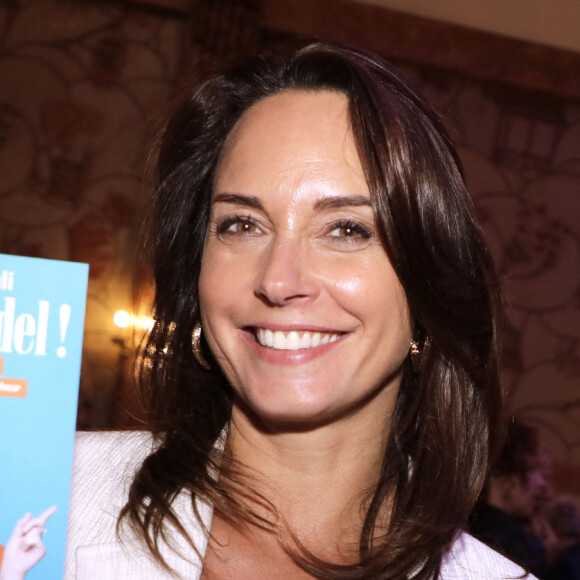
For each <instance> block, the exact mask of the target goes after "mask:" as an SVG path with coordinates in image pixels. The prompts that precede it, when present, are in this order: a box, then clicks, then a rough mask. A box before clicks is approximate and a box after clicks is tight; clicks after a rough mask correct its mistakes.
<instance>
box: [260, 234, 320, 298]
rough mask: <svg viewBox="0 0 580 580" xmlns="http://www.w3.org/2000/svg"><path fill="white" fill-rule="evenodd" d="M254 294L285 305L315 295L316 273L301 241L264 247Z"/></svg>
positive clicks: (317, 290)
mask: <svg viewBox="0 0 580 580" xmlns="http://www.w3.org/2000/svg"><path fill="white" fill-rule="evenodd" d="M261 266H262V268H261V271H260V272H259V275H258V278H257V280H256V289H255V294H256V296H258V297H259V298H260V299H262V300H263V301H264V302H267V303H268V304H270V305H274V306H284V305H286V304H290V303H294V302H296V301H305V300H308V299H312V298H315V297H316V296H317V295H318V292H319V285H318V281H317V276H316V273H315V271H314V268H313V264H312V261H311V260H310V259H309V256H308V252H307V251H306V250H305V249H304V248H302V246H301V244H300V243H299V241H298V240H285V241H279V240H275V241H273V243H272V245H271V246H270V247H269V248H267V249H265V250H264V256H263V261H262V264H261Z"/></svg>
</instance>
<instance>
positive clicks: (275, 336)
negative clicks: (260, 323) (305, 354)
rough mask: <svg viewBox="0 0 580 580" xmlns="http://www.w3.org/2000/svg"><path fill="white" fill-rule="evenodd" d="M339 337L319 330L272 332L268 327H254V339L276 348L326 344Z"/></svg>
mask: <svg viewBox="0 0 580 580" xmlns="http://www.w3.org/2000/svg"><path fill="white" fill-rule="evenodd" d="M339 338H340V335H339V334H323V333H321V332H307V331H300V332H298V331H295V330H292V331H291V332H282V331H281V330H276V331H274V332H272V331H271V330H269V329H268V328H258V329H256V339H257V341H258V342H259V343H260V344H261V345H262V346H268V347H270V348H274V349H276V350H299V349H303V348H316V347H317V346H320V345H321V344H328V343H329V342H334V341H335V340H338V339H339Z"/></svg>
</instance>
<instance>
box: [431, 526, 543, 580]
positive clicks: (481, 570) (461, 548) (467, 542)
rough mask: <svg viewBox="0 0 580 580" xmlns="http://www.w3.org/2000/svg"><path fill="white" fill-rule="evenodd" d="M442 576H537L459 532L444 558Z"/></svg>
mask: <svg viewBox="0 0 580 580" xmlns="http://www.w3.org/2000/svg"><path fill="white" fill-rule="evenodd" d="M440 578H441V580H510V579H514V580H515V579H520V578H523V579H525V580H537V579H536V578H535V576H532V575H531V574H527V575H526V573H525V571H524V570H523V569H522V568H521V567H520V566H518V565H517V564H515V563H514V562H512V561H511V560H508V559H507V558H506V557H504V556H502V555H501V554H499V553H498V552H496V551H495V550H492V549H491V548H490V547H488V546H486V545H485V544H483V543H482V542H480V541H479V540H476V539H475V538H474V537H473V536H470V535H469V534H467V533H462V534H460V535H459V536H458V537H457V539H456V540H455V542H454V543H453V545H452V546H451V550H450V551H449V552H448V553H447V555H446V556H445V558H444V560H443V566H442V568H441V576H440Z"/></svg>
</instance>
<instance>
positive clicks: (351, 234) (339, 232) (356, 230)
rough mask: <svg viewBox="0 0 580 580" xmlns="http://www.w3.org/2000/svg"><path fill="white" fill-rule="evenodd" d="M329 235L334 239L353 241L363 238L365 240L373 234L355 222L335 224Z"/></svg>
mask: <svg viewBox="0 0 580 580" xmlns="http://www.w3.org/2000/svg"><path fill="white" fill-rule="evenodd" d="M329 235H330V236H331V237H333V238H342V239H347V240H348V239H352V238H363V239H365V240H367V239H369V238H370V237H371V232H369V231H368V229H367V228H365V227H364V226H362V225H360V224H357V223H353V222H339V223H337V224H334V225H333V226H332V227H331V229H330V231H329Z"/></svg>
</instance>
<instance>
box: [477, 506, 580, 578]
mask: <svg viewBox="0 0 580 580" xmlns="http://www.w3.org/2000/svg"><path fill="white" fill-rule="evenodd" d="M469 533H470V534H471V535H472V536H475V537H476V538H477V539H478V540H480V541H481V542H483V543H484V544H487V545H488V546H489V547H490V548H493V549H494V550H497V551H498V552H500V553H501V554H503V555H504V556H506V557H507V558H509V559H510V560H513V561H514V562H516V563H517V564H519V565H520V566H522V567H523V568H525V569H526V570H527V571H528V572H531V573H532V574H534V576H537V577H538V578H544V577H545V575H546V550H545V548H544V546H543V544H542V541H541V540H540V539H539V538H537V537H536V536H534V535H532V534H530V533H528V532H526V530H524V529H523V528H522V527H521V526H520V525H519V524H518V523H517V522H516V521H514V520H513V519H512V518H511V517H510V515H509V514H508V513H506V512H504V511H503V510H500V509H498V508H496V507H494V506H491V505H489V504H488V503H486V502H479V503H478V504H477V505H476V507H475V509H474V510H473V512H472V514H471V516H470V518H469ZM579 578H580V577H579Z"/></svg>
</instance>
